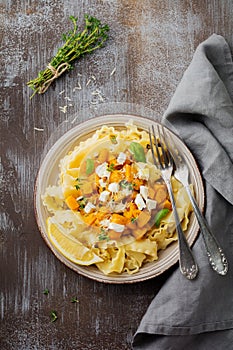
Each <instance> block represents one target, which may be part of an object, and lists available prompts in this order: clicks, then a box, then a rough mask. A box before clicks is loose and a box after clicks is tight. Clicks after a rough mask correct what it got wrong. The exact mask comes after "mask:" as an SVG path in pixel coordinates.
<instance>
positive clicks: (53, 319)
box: [50, 310, 58, 322]
mask: <svg viewBox="0 0 233 350" xmlns="http://www.w3.org/2000/svg"><path fill="white" fill-rule="evenodd" d="M50 318H51V322H55V321H56V320H57V319H58V316H57V312H56V311H54V310H53V311H51V312H50Z"/></svg>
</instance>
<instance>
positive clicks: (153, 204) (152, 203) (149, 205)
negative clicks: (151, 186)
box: [146, 198, 157, 211]
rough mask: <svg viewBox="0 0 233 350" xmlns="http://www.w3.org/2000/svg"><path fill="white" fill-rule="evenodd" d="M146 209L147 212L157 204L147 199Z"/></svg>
mask: <svg viewBox="0 0 233 350" xmlns="http://www.w3.org/2000/svg"><path fill="white" fill-rule="evenodd" d="M146 207H147V209H148V210H149V211H151V210H152V209H155V208H156V207H157V202H156V201H155V200H154V199H150V198H147V200H146Z"/></svg>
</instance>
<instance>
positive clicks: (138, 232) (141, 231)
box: [133, 227, 147, 240]
mask: <svg viewBox="0 0 233 350" xmlns="http://www.w3.org/2000/svg"><path fill="white" fill-rule="evenodd" d="M146 232H147V228H146V227H145V228H140V229H137V230H134V231H133V235H134V237H135V238H136V240H139V239H141V238H142V237H143V236H144V235H145V234H146Z"/></svg>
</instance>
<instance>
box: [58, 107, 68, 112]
mask: <svg viewBox="0 0 233 350" xmlns="http://www.w3.org/2000/svg"><path fill="white" fill-rule="evenodd" d="M67 107H68V106H67V105H65V106H59V109H60V111H61V112H62V113H67Z"/></svg>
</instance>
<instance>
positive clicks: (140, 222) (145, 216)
mask: <svg viewBox="0 0 233 350" xmlns="http://www.w3.org/2000/svg"><path fill="white" fill-rule="evenodd" d="M150 218H151V214H150V212H149V211H148V210H143V211H141V213H140V214H139V216H138V218H137V226H138V227H139V228H142V227H143V226H145V225H146V224H147V223H148V221H149V220H150Z"/></svg>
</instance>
